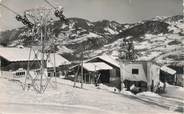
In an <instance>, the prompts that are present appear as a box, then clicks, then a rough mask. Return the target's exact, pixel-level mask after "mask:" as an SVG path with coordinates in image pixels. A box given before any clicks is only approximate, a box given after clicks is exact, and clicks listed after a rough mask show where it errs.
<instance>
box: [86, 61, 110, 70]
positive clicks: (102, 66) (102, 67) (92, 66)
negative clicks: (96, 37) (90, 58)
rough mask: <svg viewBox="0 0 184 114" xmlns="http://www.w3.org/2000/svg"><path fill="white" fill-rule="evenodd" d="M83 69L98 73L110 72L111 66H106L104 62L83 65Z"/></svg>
mask: <svg viewBox="0 0 184 114" xmlns="http://www.w3.org/2000/svg"><path fill="white" fill-rule="evenodd" d="M83 68H84V69H86V70H88V71H92V72H93V71H99V70H111V69H113V68H112V67H111V66H109V65H107V64H106V63H104V62H93V63H84V64H83Z"/></svg>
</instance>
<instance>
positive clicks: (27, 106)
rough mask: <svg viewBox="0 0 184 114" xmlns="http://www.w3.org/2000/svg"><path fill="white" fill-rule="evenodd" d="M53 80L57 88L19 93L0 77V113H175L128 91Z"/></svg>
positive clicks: (16, 85) (14, 86) (21, 91)
mask: <svg viewBox="0 0 184 114" xmlns="http://www.w3.org/2000/svg"><path fill="white" fill-rule="evenodd" d="M77 86H78V87H77V88H73V82H71V81H68V80H64V79H57V89H53V88H52V87H51V86H49V87H48V89H47V90H46V92H45V93H44V94H38V93H36V92H34V91H32V90H29V91H23V90H22V88H21V86H20V83H19V82H17V81H8V80H7V79H3V78H0V88H1V89H0V113H1V112H2V113H3V114H4V113H5V114H7V113H14V114H15V113H18V114H22V113H25V112H26V113H28V114H33V113H34V114H35V113H37V114H40V113H46V114H47V113H53V114H57V113H66V114H67V113H72V114H78V113H82V112H83V113H88V114H92V113H102V114H103V113H104V114H105V113H107V114H108V113H116V114H120V113H121V114H148V113H149V114H175V113H176V114H177V113H178V112H173V111H172V110H167V109H165V108H163V107H160V106H158V105H155V104H151V103H149V102H144V101H142V100H139V99H136V98H135V97H134V96H133V95H131V94H130V93H129V92H125V91H124V92H121V94H120V93H119V92H118V91H116V92H114V89H115V88H112V87H107V86H105V85H100V86H99V87H98V88H96V87H95V86H94V85H87V84H84V85H83V89H81V88H80V84H79V83H78V84H77Z"/></svg>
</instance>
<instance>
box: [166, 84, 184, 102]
mask: <svg viewBox="0 0 184 114" xmlns="http://www.w3.org/2000/svg"><path fill="white" fill-rule="evenodd" d="M166 87H167V88H166V93H165V94H163V95H164V96H168V97H172V98H177V99H181V100H183V102H184V88H183V87H179V86H173V85H170V84H168V83H167V84H166Z"/></svg>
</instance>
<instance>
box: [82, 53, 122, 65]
mask: <svg viewBox="0 0 184 114" xmlns="http://www.w3.org/2000/svg"><path fill="white" fill-rule="evenodd" d="M96 58H100V59H102V60H103V61H106V62H107V63H110V64H112V65H114V66H116V67H118V68H120V64H119V62H118V61H117V60H115V59H113V58H112V57H110V56H108V55H101V56H97V57H94V58H91V59H88V60H86V61H84V62H89V61H91V60H93V59H96Z"/></svg>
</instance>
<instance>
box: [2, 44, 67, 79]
mask: <svg viewBox="0 0 184 114" xmlns="http://www.w3.org/2000/svg"><path fill="white" fill-rule="evenodd" d="M35 53H37V54H36V55H35ZM29 55H30V56H29ZM45 58H46V57H45ZM40 61H41V53H39V51H38V50H34V52H32V54H30V49H29V48H7V47H2V48H0V63H1V64H0V67H1V69H0V70H1V76H14V74H15V76H18V75H25V72H26V69H27V67H28V64H30V70H36V69H39V68H40ZM55 61H56V62H55V65H56V67H59V66H62V65H63V64H65V65H66V64H70V62H69V61H68V60H66V59H65V58H63V57H62V56H60V55H58V54H55ZM44 64H45V67H47V68H48V72H49V71H51V70H52V69H53V66H54V54H50V59H49V61H46V60H44ZM48 75H49V74H48Z"/></svg>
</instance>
